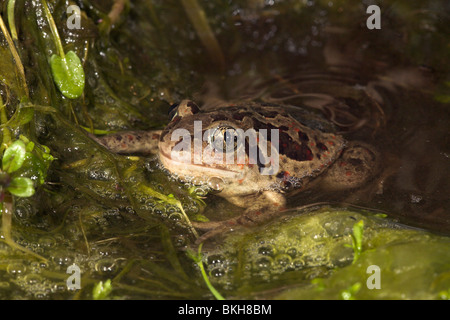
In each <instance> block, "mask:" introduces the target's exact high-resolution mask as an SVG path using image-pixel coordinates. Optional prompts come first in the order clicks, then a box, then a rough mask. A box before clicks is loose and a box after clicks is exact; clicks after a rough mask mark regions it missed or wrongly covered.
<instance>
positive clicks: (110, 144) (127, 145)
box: [90, 130, 161, 154]
mask: <svg viewBox="0 0 450 320" xmlns="http://www.w3.org/2000/svg"><path fill="white" fill-rule="evenodd" d="M90 136H91V138H92V139H94V140H95V141H96V142H97V143H99V144H101V145H102V146H104V147H105V148H106V149H108V150H110V151H111V152H114V153H120V154H133V153H141V154H157V153H158V143H159V138H160V136H161V130H150V131H124V132H118V133H113V134H108V135H106V136H102V137H97V136H94V135H90Z"/></svg>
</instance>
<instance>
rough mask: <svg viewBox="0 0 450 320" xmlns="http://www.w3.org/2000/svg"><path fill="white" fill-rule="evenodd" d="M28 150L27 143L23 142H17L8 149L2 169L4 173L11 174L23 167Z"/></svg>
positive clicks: (4, 155)
mask: <svg viewBox="0 0 450 320" xmlns="http://www.w3.org/2000/svg"><path fill="white" fill-rule="evenodd" d="M25 154H26V148H25V143H24V142H23V141H21V140H17V141H15V142H14V143H13V144H11V145H10V146H9V147H8V149H6V150H5V153H4V154H3V159H2V168H3V170H4V171H6V172H8V173H11V172H14V171H16V170H18V169H20V167H22V164H23V162H24V161H25Z"/></svg>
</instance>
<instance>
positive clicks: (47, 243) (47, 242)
mask: <svg viewBox="0 0 450 320" xmlns="http://www.w3.org/2000/svg"><path fill="white" fill-rule="evenodd" d="M39 244H40V245H41V246H42V247H45V248H50V247H53V246H54V245H55V244H56V240H55V238H53V237H50V236H45V237H41V238H40V239H39Z"/></svg>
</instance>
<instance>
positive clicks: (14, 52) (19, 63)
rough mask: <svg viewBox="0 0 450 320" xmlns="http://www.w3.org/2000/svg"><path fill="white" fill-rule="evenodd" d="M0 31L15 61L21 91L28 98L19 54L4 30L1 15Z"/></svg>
mask: <svg viewBox="0 0 450 320" xmlns="http://www.w3.org/2000/svg"><path fill="white" fill-rule="evenodd" d="M0 29H1V30H2V32H3V34H4V36H5V39H6V42H8V46H9V50H10V51H11V54H12V56H13V58H14V60H15V61H16V66H17V69H18V70H19V78H20V80H21V81H22V86H23V90H24V91H25V95H26V97H28V95H29V93H28V86H27V81H26V78H25V70H24V68H23V64H22V61H21V60H20V57H19V54H18V53H17V50H16V47H15V45H14V42H13V40H12V39H11V35H10V34H9V32H8V29H7V28H6V25H5V23H4V21H3V19H2V17H1V15H0Z"/></svg>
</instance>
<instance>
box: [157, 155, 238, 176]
mask: <svg viewBox="0 0 450 320" xmlns="http://www.w3.org/2000/svg"><path fill="white" fill-rule="evenodd" d="M159 160H160V161H161V163H162V165H163V166H164V167H165V168H166V169H168V170H169V171H170V172H172V173H176V174H180V175H186V176H201V177H206V178H208V177H210V176H216V177H221V178H227V179H238V178H239V177H240V176H241V175H242V172H238V171H234V170H232V169H227V168H217V167H214V166H212V165H208V164H195V163H189V162H186V161H178V160H174V159H172V157H171V156H170V155H169V154H167V153H165V152H164V151H162V150H160V152H159Z"/></svg>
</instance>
